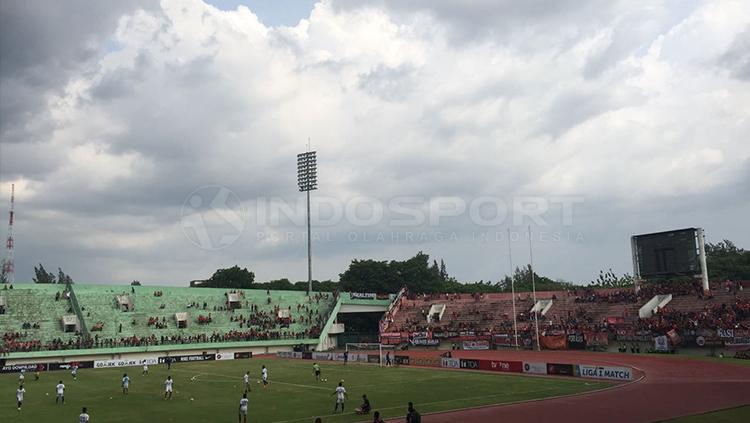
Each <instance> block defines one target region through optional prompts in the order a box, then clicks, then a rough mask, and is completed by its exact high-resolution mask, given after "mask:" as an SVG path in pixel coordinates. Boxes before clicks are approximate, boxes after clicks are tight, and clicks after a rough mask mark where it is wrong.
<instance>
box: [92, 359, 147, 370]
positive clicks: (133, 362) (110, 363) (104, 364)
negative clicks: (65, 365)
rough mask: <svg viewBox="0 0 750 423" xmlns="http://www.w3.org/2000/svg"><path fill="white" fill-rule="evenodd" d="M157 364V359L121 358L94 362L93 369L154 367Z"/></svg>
mask: <svg viewBox="0 0 750 423" xmlns="http://www.w3.org/2000/svg"><path fill="white" fill-rule="evenodd" d="M158 363H159V358H158V357H148V358H142V359H135V358H123V359H119V360H95V361H94V368H95V369H104V368H109V367H132V366H142V365H144V364H148V365H154V364H158Z"/></svg>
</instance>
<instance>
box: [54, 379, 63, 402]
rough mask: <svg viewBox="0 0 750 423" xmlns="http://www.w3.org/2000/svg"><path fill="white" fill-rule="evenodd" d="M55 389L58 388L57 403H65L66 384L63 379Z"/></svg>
mask: <svg viewBox="0 0 750 423" xmlns="http://www.w3.org/2000/svg"><path fill="white" fill-rule="evenodd" d="M55 389H56V390H57V396H56V397H55V404H57V403H60V404H63V405H65V385H63V383H62V381H60V382H59V383H58V384H57V386H55Z"/></svg>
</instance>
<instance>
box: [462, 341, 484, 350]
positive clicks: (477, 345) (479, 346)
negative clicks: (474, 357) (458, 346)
mask: <svg viewBox="0 0 750 423" xmlns="http://www.w3.org/2000/svg"><path fill="white" fill-rule="evenodd" d="M463 349H465V350H488V349H490V343H489V342H488V341H464V342H463Z"/></svg>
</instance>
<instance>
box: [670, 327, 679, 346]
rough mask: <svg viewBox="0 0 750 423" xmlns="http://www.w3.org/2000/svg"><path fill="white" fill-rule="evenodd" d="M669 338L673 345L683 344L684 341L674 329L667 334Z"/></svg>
mask: <svg viewBox="0 0 750 423" xmlns="http://www.w3.org/2000/svg"><path fill="white" fill-rule="evenodd" d="M667 338H669V342H670V343H671V344H672V345H680V342H682V339H681V338H680V335H679V334H678V333H677V331H676V330H674V329H672V330H670V331H669V332H667Z"/></svg>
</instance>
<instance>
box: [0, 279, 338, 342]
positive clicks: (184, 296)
mask: <svg viewBox="0 0 750 423" xmlns="http://www.w3.org/2000/svg"><path fill="white" fill-rule="evenodd" d="M63 289H64V288H63V286H62V285H40V284H16V285H15V286H14V289H13V290H10V289H9V290H6V291H0V292H1V293H0V295H3V296H5V297H6V300H7V303H8V310H7V313H6V314H5V315H0V334H2V333H6V332H24V331H25V332H27V333H28V337H27V339H28V340H33V339H38V340H41V341H42V343H43V344H44V343H47V342H49V341H50V340H52V339H63V340H64V341H67V340H70V339H74V338H75V336H76V335H75V334H70V333H65V332H63V330H62V325H61V323H60V318H61V317H62V316H63V315H64V314H67V313H68V307H69V305H68V302H67V301H66V300H65V299H61V300H60V301H55V293H56V292H62V291H63ZM73 290H74V292H75V294H76V297H77V299H78V303H79V305H80V307H81V310H82V315H83V319H84V321H85V323H86V325H87V327H88V328H89V330H90V331H91V330H92V328H94V326H95V325H96V323H97V322H102V323H103V324H104V325H103V327H102V330H101V331H91V335H92V336H97V337H98V338H99V339H121V338H130V337H133V336H137V337H138V338H145V337H149V336H151V335H153V336H155V337H156V338H157V339H159V338H161V337H162V336H165V337H177V336H182V337H186V336H196V335H206V336H210V335H211V334H214V333H216V334H224V333H227V332H230V331H235V330H236V331H243V332H244V331H248V330H249V329H250V328H249V327H248V326H247V325H246V324H243V326H242V327H240V323H239V322H236V321H235V322H233V321H232V320H231V317H232V316H239V315H244V316H245V317H246V318H247V317H249V315H250V313H251V312H250V306H251V305H256V306H257V307H258V309H259V310H260V311H265V312H267V313H269V315H272V316H273V310H274V306H279V307H280V308H282V309H290V310H291V317H292V319H294V320H295V321H296V322H295V323H292V324H291V325H290V326H289V327H288V328H281V327H279V325H278V324H274V325H273V327H272V328H270V329H268V330H267V331H268V332H271V333H277V334H279V333H280V334H283V333H291V332H296V333H302V332H305V331H306V330H309V329H310V328H311V327H312V326H313V323H309V322H307V321H306V322H305V323H302V322H301V321H300V314H301V313H298V312H297V304H305V305H307V306H308V307H310V308H311V309H312V310H313V314H314V316H315V317H316V319H315V320H317V317H318V316H320V318H321V319H322V321H323V322H325V320H326V319H327V318H328V315H329V314H330V312H331V310H332V308H333V306H334V301H333V295H332V294H330V293H328V294H327V295H328V300H324V299H321V300H320V301H319V302H317V301H314V300H313V301H312V303H310V302H309V301H308V298H307V295H306V293H305V292H301V291H270V293H267V292H266V291H265V290H242V293H243V294H244V299H243V300H242V301H241V308H240V309H238V310H235V311H230V310H227V307H226V300H227V297H226V294H227V293H228V292H229V291H230V290H227V289H217V288H186V287H185V288H183V287H153V286H147V287H146V286H136V287H130V286H111V285H85V284H76V285H73ZM155 292H161V293H162V295H161V296H155V295H154V293H155ZM120 294H125V295H129V296H130V298H131V299H132V303H133V306H134V310H133V311H122V310H121V309H120V308H119V305H118V304H117V296H118V295H120ZM269 294H270V295H269ZM269 296H270V298H271V304H268V298H269ZM204 303H205V305H206V308H205V309H204V308H203V305H204ZM193 304H198V305H199V307H193V306H192V305H193ZM176 313H187V315H188V322H187V327H186V328H178V327H177V322H176V320H175V314H176ZM209 313H210V314H211V318H212V322H211V323H209V324H205V325H200V324H198V322H197V321H198V317H199V316H200V315H203V316H208V315H209ZM149 317H155V318H158V319H159V320H162V318H164V321H165V323H166V328H162V329H157V328H156V327H155V326H149V325H148V320H149ZM23 322H29V323H35V322H38V323H39V324H40V328H39V329H37V330H32V329H28V330H22V329H21V325H22V324H23ZM315 323H317V322H315ZM120 325H122V330H121V331H120ZM252 328H254V329H258V330H260V329H261V328H260V327H256V326H252ZM263 331H264V332H265V331H266V329H263Z"/></svg>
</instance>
